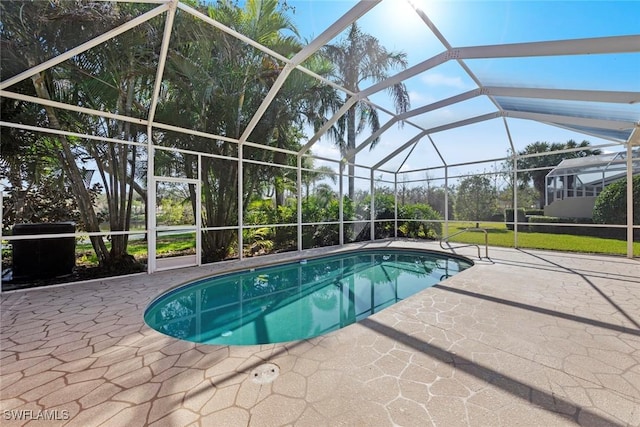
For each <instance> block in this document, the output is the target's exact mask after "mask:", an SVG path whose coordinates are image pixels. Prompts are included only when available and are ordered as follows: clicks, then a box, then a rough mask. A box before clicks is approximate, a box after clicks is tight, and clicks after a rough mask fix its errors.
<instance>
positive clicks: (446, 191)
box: [442, 164, 449, 236]
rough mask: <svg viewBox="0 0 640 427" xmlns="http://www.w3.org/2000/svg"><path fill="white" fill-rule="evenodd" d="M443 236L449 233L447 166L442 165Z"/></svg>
mask: <svg viewBox="0 0 640 427" xmlns="http://www.w3.org/2000/svg"><path fill="white" fill-rule="evenodd" d="M442 235H443V236H448V235H449V166H447V165H446V164H445V165H444V232H443V233H442Z"/></svg>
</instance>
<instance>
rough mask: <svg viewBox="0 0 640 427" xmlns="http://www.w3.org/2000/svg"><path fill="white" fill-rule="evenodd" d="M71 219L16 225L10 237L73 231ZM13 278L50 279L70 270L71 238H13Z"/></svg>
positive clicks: (73, 256) (73, 249)
mask: <svg viewBox="0 0 640 427" xmlns="http://www.w3.org/2000/svg"><path fill="white" fill-rule="evenodd" d="M75 231H76V225H75V223H73V222H52V223H43V224H16V225H14V226H13V235H14V236H26V235H29V236H36V235H39V234H62V233H74V232H75ZM12 245H13V265H12V267H13V268H12V272H13V280H29V279H50V278H53V277H58V276H64V275H67V274H71V273H73V268H74V267H75V265H76V239H75V237H54V238H40V239H39V238H34V239H29V240H14V241H13V242H12Z"/></svg>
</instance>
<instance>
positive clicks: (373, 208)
mask: <svg viewBox="0 0 640 427" xmlns="http://www.w3.org/2000/svg"><path fill="white" fill-rule="evenodd" d="M374 171H375V170H374V169H371V170H370V171H369V172H370V174H369V188H370V193H371V208H370V210H371V212H370V215H369V222H370V224H371V241H372V242H373V241H374V240H376V232H375V228H376V223H375V220H376V215H375V213H376V201H375V199H376V195H375V184H374V180H373V174H374Z"/></svg>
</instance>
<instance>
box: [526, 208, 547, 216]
mask: <svg viewBox="0 0 640 427" xmlns="http://www.w3.org/2000/svg"><path fill="white" fill-rule="evenodd" d="M524 214H525V215H526V216H533V215H535V216H544V209H525V210H524Z"/></svg>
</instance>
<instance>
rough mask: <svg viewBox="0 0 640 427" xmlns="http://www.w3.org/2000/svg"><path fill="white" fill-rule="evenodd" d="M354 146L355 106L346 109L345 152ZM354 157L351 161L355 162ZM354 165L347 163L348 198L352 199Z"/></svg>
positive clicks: (353, 192)
mask: <svg viewBox="0 0 640 427" xmlns="http://www.w3.org/2000/svg"><path fill="white" fill-rule="evenodd" d="M355 148H356V107H355V106H354V107H351V109H349V111H347V153H348V152H350V151H351V150H353V149H355ZM355 160H356V159H355V157H354V158H353V162H354V163H355ZM355 170H356V168H355V166H354V165H353V164H351V163H349V168H348V174H349V198H350V199H351V200H354V197H355V193H356V188H355Z"/></svg>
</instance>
